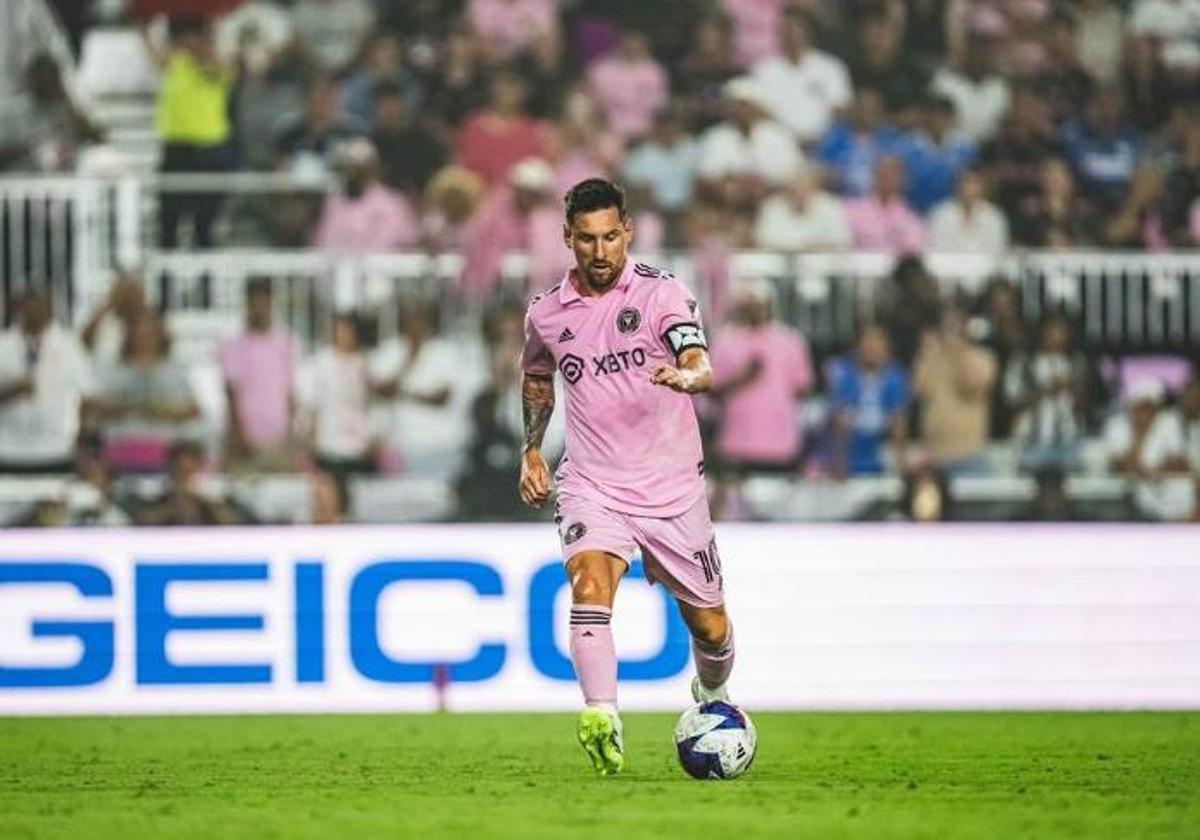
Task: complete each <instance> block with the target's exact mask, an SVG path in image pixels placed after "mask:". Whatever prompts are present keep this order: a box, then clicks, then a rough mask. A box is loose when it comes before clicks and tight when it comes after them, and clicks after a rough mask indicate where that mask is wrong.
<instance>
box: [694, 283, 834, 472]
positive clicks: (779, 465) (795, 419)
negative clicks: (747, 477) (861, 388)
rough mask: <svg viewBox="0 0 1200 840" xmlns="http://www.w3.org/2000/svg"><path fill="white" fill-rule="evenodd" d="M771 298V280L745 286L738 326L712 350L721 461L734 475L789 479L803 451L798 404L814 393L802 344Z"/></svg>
mask: <svg viewBox="0 0 1200 840" xmlns="http://www.w3.org/2000/svg"><path fill="white" fill-rule="evenodd" d="M773 291H774V290H773V289H772V288H771V286H770V284H769V283H768V282H767V281H765V280H755V281H752V282H744V283H742V284H740V288H739V289H738V292H737V298H736V301H735V310H734V311H735V314H736V316H737V319H738V325H737V326H734V327H732V328H730V329H728V330H726V331H725V332H724V333H722V335H721V336H720V338H719V340H718V341H717V342H715V343H714V345H713V353H712V362H713V372H714V375H715V381H714V385H713V389H712V392H711V393H712V394H713V395H714V396H715V397H716V398H717V399H718V400H719V401H720V402H721V409H722V410H721V427H720V432H719V434H718V436H717V454H718V455H719V456H720V459H721V461H722V462H723V463H724V464H726V465H729V466H730V467H732V468H733V470H734V473H735V474H741V473H744V472H750V471H767V472H791V471H793V470H795V469H796V468H797V467H798V465H799V460H800V455H801V452H802V448H803V442H804V441H803V435H802V432H801V425H800V417H799V415H798V412H797V410H796V409H797V404H796V401H797V399H798V398H799V397H801V396H803V395H805V394H807V393H808V392H809V390H810V389H811V388H812V385H813V370H812V362H811V360H810V358H809V352H808V344H807V342H806V341H805V340H804V337H803V336H802V335H800V333H799V332H797V331H796V330H794V329H792V328H791V327H788V326H786V325H784V324H782V323H779V322H778V321H775V320H774V319H773V318H772V315H771V304H772V299H773V297H774V295H773Z"/></svg>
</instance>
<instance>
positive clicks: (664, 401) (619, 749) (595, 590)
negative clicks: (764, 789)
mask: <svg viewBox="0 0 1200 840" xmlns="http://www.w3.org/2000/svg"><path fill="white" fill-rule="evenodd" d="M563 239H564V240H565V242H566V244H567V247H569V248H570V249H571V250H572V251H573V252H574V254H575V266H574V267H573V268H571V269H570V270H568V271H567V273H566V275H565V276H564V277H563V278H562V282H561V283H559V284H558V285H557V286H555V287H554V288H552V289H550V290H549V291H547V292H545V293H544V294H541V295H538V296H537V297H535V298H534V299H533V300H532V301H531V302H530V304H529V308H528V310H527V312H526V315H525V347H524V350H523V352H522V356H521V366H522V371H523V378H522V382H521V400H522V405H523V409H524V417H525V440H524V449H523V454H522V460H521V480H520V493H521V498H522V500H523V501H524V502H525V503H526V504H528V505H532V506H534V507H541V506H542V505H544V504H545V503H546V502H547V500H549V498H550V495H551V492H552V489H553V483H555V482H556V483H557V485H558V499H557V503H556V507H555V522H556V523H557V525H558V530H559V538H560V539H561V541H562V549H563V556H564V557H566V558H567V576H568V578H569V579H570V583H571V597H572V607H571V627H570V635H571V641H570V647H571V661H572V662H573V663H574V665H575V673H576V674H578V676H579V684H580V687H581V688H582V690H583V698H584V702H585V704H586V706H585V708H584V710H583V713H582V714H581V715H580V717H579V741H580V743H581V744H582V745H583V748H584V751H585V752H586V753H587V755H588V757H589V758H590V759H591V761H592V764H593V765H594V766H595V768H596V770H597V771H598V772H599V773H600V774H601V775H608V774H610V773H616V772H618V771H620V770H621V768H622V767H623V766H624V763H625V756H624V744H623V741H622V734H621V719H620V717H619V716H618V714H617V656H616V651H615V649H614V648H613V638H612V630H611V628H610V626H609V625H610V620H611V618H612V605H613V596H614V595H615V594H616V591H617V585H618V584H619V583H620V581H621V578H622V576H623V575H624V574H625V573H626V572H627V571H628V570H629V563H630V561H631V560H632V559H633V557H634V555H635V554H636V553H637V552H638V551H639V550H640V551H641V554H642V559H643V562H644V564H645V569H646V576H647V577H648V578H649V579H650V580H651V581H652V582H658V583H662V584H664V585H665V586H667V587H668V589H669V590H670V591H671V593H672V595H674V597H675V600H676V603H677V604H678V605H679V611H680V614H681V615H682V616H683V620H684V622H685V623H686V624H687V626H688V629H689V630H690V632H691V636H692V652H693V655H694V657H695V663H696V673H697V676H696V678H695V679H693V680H692V696H693V698H694V699H695V700H696V701H698V702H701V701H709V700H715V699H727V694H726V689H725V683H726V681H727V680H728V678H729V673H730V671H731V669H732V667H733V631H732V628H731V626H730V623H729V619H728V618H727V616H726V614H725V608H724V597H723V594H724V593H723V591H722V580H721V562H720V559H719V558H718V556H717V545H716V541H715V539H714V537H713V527H712V521H711V520H710V518H709V513H708V501H707V498H706V496H705V488H704V460H703V453H702V451H701V448H700V430H699V425H698V424H697V422H696V414H695V411H694V409H693V408H692V399H691V395H692V394H697V393H700V392H702V391H705V390H707V389H708V388H709V387H710V386H711V385H712V368H711V366H710V364H709V358H708V346H707V343H706V341H705V337H704V330H703V327H702V324H701V321H700V313H699V311H698V309H697V306H696V301H695V299H694V298H693V297H692V294H691V292H689V291H688V289H687V287H686V286H684V284H683V283H681V282H680V281H679V280H677V279H676V278H675V277H674V276H672V275H671V274H669V273H667V272H663V271H660V270H658V269H656V268H652V267H650V266H648V265H645V264H643V263H638V262H635V261H634V260H633V259H631V258H630V257H629V253H628V250H629V244H630V242H631V241H632V239H633V227H632V226H631V224H630V220H629V211H628V208H627V207H626V204H625V194H624V192H623V191H622V189H621V188H620V187H619V186H617V185H616V184H614V183H612V182H610V181H606V180H603V179H600V178H591V179H588V180H586V181H582V182H580V183H578V184H576V185H575V186H574V187H572V188H571V191H570V192H569V193H567V196H566V225H565V226H564V228H563ZM555 371H557V372H559V373H560V374H561V375H562V378H563V380H564V383H565V384H564V391H565V393H566V402H567V409H566V410H567V435H566V452H565V454H564V455H563V458H562V460H561V462H560V463H559V466H558V471H557V473H556V474H555V476H554V480H553V482H552V480H551V476H550V470H549V468H548V467H547V466H546V461H545V459H544V458H543V457H542V454H541V451H540V447H541V443H542V437H543V435H544V434H545V431H546V424H547V423H548V422H549V420H550V415H551V414H552V413H553V412H554V374H555Z"/></svg>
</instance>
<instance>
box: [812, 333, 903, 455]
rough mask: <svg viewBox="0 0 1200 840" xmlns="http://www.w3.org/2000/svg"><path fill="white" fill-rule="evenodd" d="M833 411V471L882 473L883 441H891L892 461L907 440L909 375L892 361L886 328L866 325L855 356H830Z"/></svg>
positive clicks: (829, 374)
mask: <svg viewBox="0 0 1200 840" xmlns="http://www.w3.org/2000/svg"><path fill="white" fill-rule="evenodd" d="M827 377H828V381H829V391H830V399H831V402H832V406H831V408H832V411H833V464H832V466H833V473H834V475H835V476H839V477H844V476H854V475H879V474H881V473H883V472H884V465H883V444H884V441H885V440H890V442H891V444H892V447H893V452H894V454H895V460H896V464H897V465H902V464H903V463H904V448H905V443H906V441H907V439H908V422H907V416H908V407H909V400H910V398H909V390H908V375H907V374H906V373H905V372H904V369H903V368H902V367H900V365H898V364H896V363H895V362H893V361H892V360H891V346H890V344H889V342H888V337H887V333H886V332H884V330H883V329H882V328H880V327H877V326H869V327H867V328H865V329H864V330H863V331H862V334H861V335H860V336H859V339H858V348H857V351H856V353H855V356H854V358H848V359H841V358H839V359H833V360H832V361H831V362H830V363H829V367H828V368H827Z"/></svg>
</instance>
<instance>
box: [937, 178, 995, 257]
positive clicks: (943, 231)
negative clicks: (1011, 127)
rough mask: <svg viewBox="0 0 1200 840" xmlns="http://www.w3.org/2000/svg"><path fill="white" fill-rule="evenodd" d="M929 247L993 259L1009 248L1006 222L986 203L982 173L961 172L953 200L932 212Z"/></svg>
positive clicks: (993, 206) (985, 185)
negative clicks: (981, 255)
mask: <svg viewBox="0 0 1200 840" xmlns="http://www.w3.org/2000/svg"><path fill="white" fill-rule="evenodd" d="M929 247H930V249H931V250H934V251H948V252H956V253H970V254H986V255H988V256H992V257H999V256H1001V255H1002V254H1003V253H1004V251H1005V250H1006V249H1007V248H1008V221H1007V220H1006V219H1005V218H1004V214H1003V213H1001V212H1000V208H998V207H997V206H996V205H994V204H992V203H991V202H990V201H988V200H987V182H986V181H985V179H984V176H983V175H982V173H980V172H976V171H974V170H968V171H967V172H964V173H963V175H962V177H961V178H960V179H959V182H958V189H957V190H955V195H954V198H952V199H950V200H949V201H944V202H942V203H941V204H939V205H938V206H937V207H935V208H933V212H932V213H931V214H930V215H929Z"/></svg>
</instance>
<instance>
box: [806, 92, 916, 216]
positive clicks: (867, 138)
mask: <svg viewBox="0 0 1200 840" xmlns="http://www.w3.org/2000/svg"><path fill="white" fill-rule="evenodd" d="M902 137H903V135H901V134H900V133H899V132H898V131H896V129H894V128H892V126H890V125H888V124H887V122H886V121H885V114H884V110H883V99H882V98H881V97H880V95H879V91H877V90H875V89H874V88H870V87H862V88H859V90H858V93H857V94H856V95H855V97H854V104H853V105H852V106H851V108H850V114H849V117H848V118H847V119H844V120H838V121H837V122H836V123H834V124H833V126H831V127H830V129H829V131H827V132H825V136H824V137H822V138H821V140H820V142H819V143H818V144H817V148H816V157H817V160H818V161H820V163H821V164H822V166H823V167H824V168H825V170H826V171H827V172H829V174H830V176H831V178H832V183H831V185H830V186H831V187H832V188H833V190H834V191H835V192H838V193H840V194H841V195H844V196H848V197H851V198H856V197H858V196H863V195H867V194H869V193H870V192H871V187H872V186H873V184H874V182H875V167H876V165H878V163H879V161H880V160H882V159H883V158H885V157H888V156H891V155H900V154H902V152H903V148H902V142H901V140H902Z"/></svg>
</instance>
